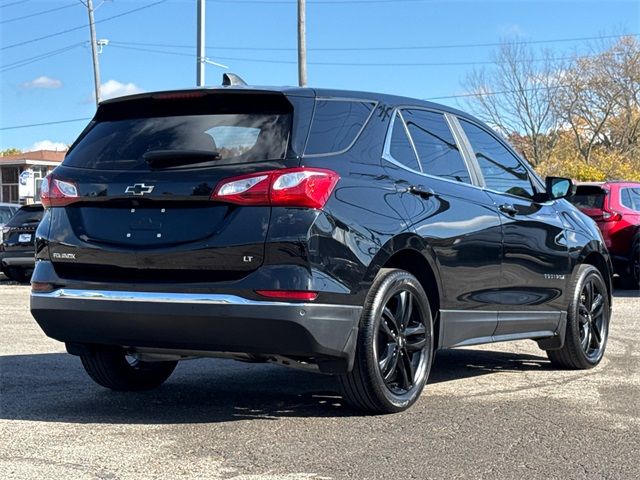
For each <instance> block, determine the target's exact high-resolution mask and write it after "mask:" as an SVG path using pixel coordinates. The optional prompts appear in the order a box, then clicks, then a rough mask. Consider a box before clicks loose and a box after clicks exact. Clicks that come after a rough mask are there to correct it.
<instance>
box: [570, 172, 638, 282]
mask: <svg viewBox="0 0 640 480" xmlns="http://www.w3.org/2000/svg"><path fill="white" fill-rule="evenodd" d="M571 203H573V204H574V205H575V206H576V207H578V208H579V209H580V210H582V211H583V212H584V213H585V214H587V215H588V216H589V217H591V218H592V219H593V220H595V222H596V223H597V224H598V227H599V228H600V231H601V232H602V236H603V237H604V241H605V244H606V246H607V248H608V249H609V253H610V254H611V259H612V262H613V267H614V270H615V272H616V273H618V274H619V275H620V276H621V277H622V279H623V280H624V281H625V282H626V283H627V284H628V285H629V286H631V287H633V288H638V287H640V183H637V182H605V183H584V184H581V185H578V186H577V188H576V194H575V195H574V196H573V197H572V198H571Z"/></svg>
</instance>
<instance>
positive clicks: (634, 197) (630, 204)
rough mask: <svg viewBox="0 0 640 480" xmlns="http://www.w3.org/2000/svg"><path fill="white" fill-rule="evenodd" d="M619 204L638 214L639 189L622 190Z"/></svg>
mask: <svg viewBox="0 0 640 480" xmlns="http://www.w3.org/2000/svg"><path fill="white" fill-rule="evenodd" d="M620 203H622V205H624V206H625V207H627V208H630V209H631V210H635V211H636V212H640V187H639V188H623V189H622V190H621V191H620Z"/></svg>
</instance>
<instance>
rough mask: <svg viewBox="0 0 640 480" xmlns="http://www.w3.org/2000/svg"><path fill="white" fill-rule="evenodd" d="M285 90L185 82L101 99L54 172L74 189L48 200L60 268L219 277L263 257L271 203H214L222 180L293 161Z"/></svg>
mask: <svg viewBox="0 0 640 480" xmlns="http://www.w3.org/2000/svg"><path fill="white" fill-rule="evenodd" d="M292 115H293V111H292V106H291V104H290V103H289V102H288V101H287V99H286V97H285V96H284V95H282V94H279V93H252V92H249V93H230V92H215V91H214V92H202V93H201V92H197V93H196V92H186V93H175V94H159V95H152V96H145V97H142V98H138V99H134V100H129V101H123V102H114V103H107V104H103V105H101V106H100V108H99V110H98V112H97V114H96V118H95V119H94V121H93V123H92V125H90V127H89V128H88V130H87V131H85V132H84V133H83V135H82V136H81V138H80V139H79V140H78V141H77V142H76V144H74V145H73V147H72V149H71V150H70V152H69V153H68V155H67V157H66V158H65V160H64V162H63V164H62V165H61V166H60V167H58V168H57V169H56V170H55V172H54V175H55V178H59V179H61V180H63V181H65V180H67V181H69V182H70V183H71V184H75V185H76V186H77V190H78V195H79V198H78V199H77V201H74V202H73V203H72V204H69V205H68V206H64V207H62V208H53V209H52V218H51V221H52V228H51V232H52V234H53V235H55V237H53V238H51V239H50V254H51V258H52V261H53V264H54V268H55V269H56V272H57V273H58V274H59V275H60V276H62V277H63V278H70V279H78V280H100V281H123V282H131V281H149V282H169V281H171V282H178V281H189V282H193V281H217V280H228V279H234V278H238V277H241V276H243V275H246V274H247V273H248V272H250V271H252V270H255V269H256V268H258V267H259V266H260V265H261V263H262V258H263V255H264V242H265V238H266V236H267V229H268V226H269V218H270V207H268V206H237V205H231V204H226V203H220V202H212V201H211V200H210V197H211V194H212V192H213V191H214V189H215V187H216V185H217V184H218V182H220V181H221V180H222V179H225V178H229V177H233V176H237V175H242V174H245V173H253V172H256V171H263V170H265V171H266V170H272V169H277V168H282V167H284V166H293V165H295V164H297V160H296V159H295V158H293V159H289V158H288V156H287V155H288V148H289V145H290V142H289V139H290V136H291V125H292Z"/></svg>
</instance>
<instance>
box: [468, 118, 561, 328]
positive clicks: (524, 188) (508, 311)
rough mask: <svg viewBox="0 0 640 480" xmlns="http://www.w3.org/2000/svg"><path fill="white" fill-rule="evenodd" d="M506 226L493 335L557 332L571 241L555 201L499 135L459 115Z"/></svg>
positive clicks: (487, 186) (489, 191) (488, 188)
mask: <svg viewBox="0 0 640 480" xmlns="http://www.w3.org/2000/svg"><path fill="white" fill-rule="evenodd" d="M459 122H460V125H461V127H462V129H463V131H464V133H465V135H466V137H467V139H468V140H469V143H470V145H471V148H472V150H473V153H474V157H475V159H476V161H477V166H478V168H479V171H480V172H481V174H482V177H483V180H484V184H485V188H486V190H487V193H488V194H489V195H490V196H491V198H492V200H493V202H494V204H495V206H496V209H497V211H498V213H499V215H500V219H501V221H502V229H503V239H504V240H503V256H502V282H501V286H500V291H501V295H500V306H499V313H498V328H497V329H496V331H495V333H494V336H495V337H496V338H497V339H499V338H500V337H503V336H512V335H517V334H530V333H534V332H538V333H539V334H540V336H542V335H544V334H545V333H548V334H549V335H552V334H553V332H555V330H556V328H557V325H558V321H559V319H560V313H561V311H562V310H563V309H564V308H565V305H566V301H565V299H564V294H565V290H566V288H567V284H568V282H569V280H570V272H571V271H570V263H569V255H568V243H567V238H566V235H565V230H564V227H563V224H562V221H561V220H560V217H559V215H558V213H557V211H556V209H555V206H554V202H552V201H551V202H546V201H545V202H539V201H536V200H535V198H536V193H542V192H541V186H539V185H537V183H538V182H534V179H533V177H532V175H531V174H530V173H529V171H528V169H527V168H526V167H525V166H524V164H523V163H522V161H521V160H520V159H519V158H518V157H517V156H516V155H515V154H514V153H513V152H511V151H510V150H509V149H508V148H507V147H506V146H505V145H504V144H503V143H502V142H501V141H500V140H498V139H497V137H496V136H495V135H493V134H492V133H490V132H489V131H488V130H486V129H484V128H483V127H481V126H480V125H478V124H475V123H472V122H470V121H468V120H465V119H459Z"/></svg>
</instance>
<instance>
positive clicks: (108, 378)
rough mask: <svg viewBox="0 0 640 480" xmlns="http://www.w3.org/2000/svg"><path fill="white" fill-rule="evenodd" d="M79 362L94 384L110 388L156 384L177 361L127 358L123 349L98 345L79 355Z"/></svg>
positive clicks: (128, 388)
mask: <svg viewBox="0 0 640 480" xmlns="http://www.w3.org/2000/svg"><path fill="white" fill-rule="evenodd" d="M80 359H81V360H82V366H83V367H84V369H85V370H86V372H87V373H88V374H89V376H90V377H91V379H92V380H93V381H94V382H96V383H97V384H98V385H101V386H103V387H106V388H110V389H111V390H118V391H138V390H151V389H153V388H156V387H159V386H160V385H162V384H163V383H164V381H165V380H166V379H167V378H169V376H170V375H171V373H172V372H173V370H174V369H175V368H176V365H177V364H178V362H177V361H173V362H143V361H141V360H137V359H132V360H131V361H129V360H128V359H127V355H126V354H125V352H124V350H122V349H119V348H110V347H99V348H96V349H95V350H93V351H92V352H91V353H90V354H87V355H81V356H80Z"/></svg>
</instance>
